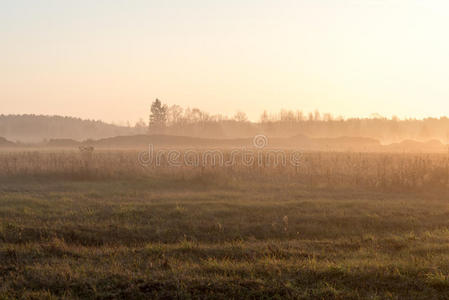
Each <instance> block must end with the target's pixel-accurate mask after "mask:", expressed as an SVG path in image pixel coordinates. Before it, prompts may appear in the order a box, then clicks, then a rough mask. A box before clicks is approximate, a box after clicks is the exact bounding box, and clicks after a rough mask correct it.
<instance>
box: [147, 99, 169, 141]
mask: <svg viewBox="0 0 449 300" xmlns="http://www.w3.org/2000/svg"><path fill="white" fill-rule="evenodd" d="M167 111H168V107H167V105H165V104H164V105H163V104H162V102H161V101H160V100H159V99H156V100H154V102H153V104H151V114H150V125H149V130H150V133H162V132H163V131H164V129H165V126H166V124H167Z"/></svg>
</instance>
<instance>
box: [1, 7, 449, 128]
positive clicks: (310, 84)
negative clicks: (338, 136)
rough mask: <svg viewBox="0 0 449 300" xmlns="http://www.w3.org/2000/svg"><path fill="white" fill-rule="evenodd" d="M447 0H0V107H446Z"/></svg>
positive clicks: (108, 114) (133, 116)
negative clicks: (160, 103)
mask: <svg viewBox="0 0 449 300" xmlns="http://www.w3.org/2000/svg"><path fill="white" fill-rule="evenodd" d="M448 30H449V1H447V0H425V1H424V0H338V1H336V0H308V1H305V0H291V1H290V0H227V1H221V0H220V1H218V0H184V1H181V0H166V1H161V0H158V1H152V0H140V1H137V0H126V1H125V0H120V1H119V0H96V1H92V0H76V1H71V0H70V1H69V0H65V1H60V0H53V1H50V0H28V1H24V0H14V1H6V0H0V113H3V114H9V113H35V114H60V115H70V116H77V117H83V118H93V119H102V120H105V121H116V122H117V121H126V120H130V121H132V122H134V121H136V120H138V119H139V118H140V117H142V118H144V119H146V118H147V117H146V116H147V111H148V107H149V105H150V103H151V101H152V100H153V99H154V98H156V97H158V98H160V99H162V100H163V101H164V102H167V103H169V104H179V105H181V106H184V107H187V106H190V107H199V108H201V109H203V110H205V111H208V112H210V113H224V114H229V115H232V114H234V113H235V112H236V111H237V110H241V111H245V112H247V113H248V115H249V116H250V118H251V119H254V120H255V119H257V118H258V116H259V115H260V113H261V112H262V111H263V110H264V109H267V110H269V111H278V110H280V109H282V108H284V109H303V110H305V111H311V110H314V109H316V108H318V109H320V110H321V111H323V112H332V113H334V114H337V115H338V114H341V115H344V116H346V117H351V116H369V115H370V114H371V113H380V114H382V115H386V116H391V115H398V116H400V117H417V118H422V117H426V116H441V115H449V84H448V79H449V39H448V38H447V32H448Z"/></svg>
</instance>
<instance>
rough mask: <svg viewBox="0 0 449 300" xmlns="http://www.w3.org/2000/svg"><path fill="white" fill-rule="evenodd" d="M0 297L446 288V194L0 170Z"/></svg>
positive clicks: (394, 294) (410, 293)
mask: <svg viewBox="0 0 449 300" xmlns="http://www.w3.org/2000/svg"><path fill="white" fill-rule="evenodd" d="M0 222H1V223H0V262H1V263H0V299H15V298H23V299H52V298H67V299H72V298H80V299H86V298H88V299H89V298H90V299H112V298H122V299H142V298H146V299H151V298H153V299H154V298H215V299H216V298H219V299H220V298H222V299H229V298H278V299H283V298H299V299H301V298H304V299H310V298H312V299H313V298H315V299H333V298H335V299H351V298H354V299H357V298H368V299H413V298H421V299H432V298H434V299H438V298H439V299H442V298H449V277H448V276H449V203H448V202H447V194H446V193H444V192H441V191H439V192H433V191H431V190H430V189H429V190H426V191H425V192H413V193H411V192H407V191H402V192H400V193H397V192H391V191H390V192H388V191H376V190H371V191H368V190H366V189H355V188H353V189H347V188H342V187H341V188H340V187H336V188H329V187H326V188H320V187H310V186H309V185H307V184H304V183H302V182H300V181H299V182H298V181H295V180H274V177H272V176H259V177H249V176H247V177H242V178H238V179H235V178H234V179H232V178H230V179H229V178H228V179H226V180H224V179H223V177H220V176H213V174H207V173H205V174H202V175H201V174H200V175H198V176H191V177H179V176H173V175H170V174H164V175H162V174H161V175H157V174H153V175H151V176H146V177H141V178H139V179H136V178H129V179H127V178H125V177H123V178H104V179H94V180H83V179H67V178H66V179H58V177H57V176H49V177H45V176H25V175H22V176H11V177H3V178H2V179H1V181H0Z"/></svg>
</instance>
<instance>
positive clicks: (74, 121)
mask: <svg viewBox="0 0 449 300" xmlns="http://www.w3.org/2000/svg"><path fill="white" fill-rule="evenodd" d="M147 131H148V129H147V127H144V128H139V127H133V128H130V127H125V126H117V125H112V124H107V123H104V122H101V121H93V120H82V119H79V118H72V117H61V116H42V115H0V137H4V138H7V139H8V140H10V141H14V142H15V141H20V142H25V143H27V142H42V141H45V140H50V139H74V140H78V141H81V140H86V139H99V138H104V137H112V136H117V135H130V134H139V133H144V132H147Z"/></svg>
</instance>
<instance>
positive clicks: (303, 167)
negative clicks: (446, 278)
mask: <svg viewBox="0 0 449 300" xmlns="http://www.w3.org/2000/svg"><path fill="white" fill-rule="evenodd" d="M230 156H231V153H230V151H224V159H225V161H229V160H230ZM138 157H139V152H138V151H135V150H133V151H131V150H128V151H125V150H123V151H95V152H94V153H92V155H89V156H86V155H84V154H83V153H80V152H78V151H23V152H20V151H15V152H0V177H21V176H38V177H39V176H45V177H48V176H57V177H62V178H70V179H95V178H97V179H105V178H140V177H145V176H152V175H155V174H157V175H161V174H165V175H171V176H177V177H192V176H199V177H201V176H206V177H216V178H223V179H224V178H228V179H229V178H237V179H251V178H255V177H257V178H264V179H266V180H270V181H278V180H280V181H291V182H296V183H301V184H303V185H304V186H309V187H311V188H312V187H313V188H315V187H323V188H335V187H343V188H346V187H347V188H373V189H380V190H384V189H401V190H409V189H412V190H419V189H445V188H447V187H449V156H448V155H446V154H410V153H408V154H388V153H349V152H348V153H343V152H312V153H304V154H303V155H302V157H301V160H300V163H299V164H298V165H292V164H290V163H288V162H287V163H286V164H285V165H282V164H278V165H275V164H269V163H267V162H266V161H263V163H262V164H257V163H254V164H253V165H247V164H244V163H243V162H242V160H239V159H236V160H235V161H234V163H233V164H230V165H219V164H216V165H212V164H200V165H199V166H187V165H185V164H183V165H181V166H172V165H170V164H169V163H168V161H167V157H166V156H161V157H160V164H159V165H158V166H156V165H151V166H144V165H142V164H141V163H139V161H138Z"/></svg>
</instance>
